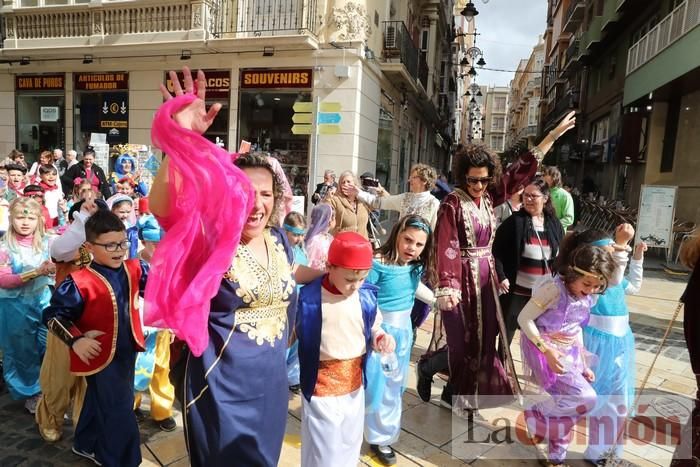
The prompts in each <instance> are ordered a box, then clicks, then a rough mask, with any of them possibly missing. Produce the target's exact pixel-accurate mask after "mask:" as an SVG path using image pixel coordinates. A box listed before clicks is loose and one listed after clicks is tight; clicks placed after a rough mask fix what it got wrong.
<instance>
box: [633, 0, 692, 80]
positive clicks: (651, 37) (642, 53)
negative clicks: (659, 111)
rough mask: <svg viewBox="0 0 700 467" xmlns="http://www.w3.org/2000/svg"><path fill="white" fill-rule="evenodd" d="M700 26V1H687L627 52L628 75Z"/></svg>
mask: <svg viewBox="0 0 700 467" xmlns="http://www.w3.org/2000/svg"><path fill="white" fill-rule="evenodd" d="M698 24H700V0H686V1H685V2H683V3H681V4H680V5H678V6H677V7H676V8H675V9H674V10H673V11H672V12H671V13H670V14H669V15H668V16H666V17H665V18H664V19H662V20H661V21H660V22H659V24H657V25H656V26H654V27H653V28H652V29H651V30H650V31H649V32H648V33H647V34H646V35H644V36H643V37H642V38H641V39H639V41H637V42H636V43H634V44H633V45H632V47H630V48H629V50H628V52H627V75H629V74H631V73H632V72H634V71H635V70H637V69H638V68H640V67H641V66H643V65H644V64H646V63H648V62H649V61H651V59H652V58H654V57H655V56H657V55H658V54H659V53H661V52H663V51H664V50H665V49H667V48H668V47H670V46H671V45H672V44H674V43H675V42H677V41H678V40H680V39H681V38H682V37H683V36H684V35H685V34H687V33H688V32H690V30H692V29H694V28H695V27H696V26H698Z"/></svg>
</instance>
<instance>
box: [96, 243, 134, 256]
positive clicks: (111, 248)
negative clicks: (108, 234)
mask: <svg viewBox="0 0 700 467" xmlns="http://www.w3.org/2000/svg"><path fill="white" fill-rule="evenodd" d="M90 243H92V244H93V245H97V246H101V247H102V248H104V249H105V251H106V252H109V253H114V252H116V251H119V250H125V251H126V250H128V249H129V246H130V245H131V242H130V241H129V240H124V241H123V242H119V243H95V242H90Z"/></svg>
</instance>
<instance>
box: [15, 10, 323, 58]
mask: <svg viewBox="0 0 700 467" xmlns="http://www.w3.org/2000/svg"><path fill="white" fill-rule="evenodd" d="M316 3H317V0H288V1H285V2H280V1H279V0H238V1H235V0H232V1H226V0H209V1H202V0H171V1H168V2H162V1H159V0H134V1H129V2H114V3H111V2H110V3H107V2H103V3H96V2H93V3H90V4H89V5H87V4H77V5H67V6H51V7H41V8H39V7H36V8H14V9H8V10H6V12H5V13H4V15H3V16H4V26H5V28H6V30H7V38H6V40H5V41H4V47H5V48H12V49H33V50H36V49H47V50H53V49H56V48H57V47H75V48H84V47H96V46H112V45H134V46H143V45H144V44H166V43H170V45H171V47H172V48H180V47H182V46H183V45H187V44H186V43H187V42H188V41H199V42H203V41H206V40H209V39H237V38H244V37H258V36H266V37H267V36H285V37H288V36H290V35H306V34H307V33H309V34H311V35H313V34H314V33H315V31H316V21H317V19H316V18H317V7H316Z"/></svg>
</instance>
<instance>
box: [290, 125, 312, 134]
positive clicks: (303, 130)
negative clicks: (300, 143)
mask: <svg viewBox="0 0 700 467" xmlns="http://www.w3.org/2000/svg"><path fill="white" fill-rule="evenodd" d="M312 132H313V126H312V125H292V134H294V135H310V134H311V133H312Z"/></svg>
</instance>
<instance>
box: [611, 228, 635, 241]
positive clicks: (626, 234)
mask: <svg viewBox="0 0 700 467" xmlns="http://www.w3.org/2000/svg"><path fill="white" fill-rule="evenodd" d="M633 238H634V227H632V225H631V224H620V225H618V226H617V228H616V229H615V243H617V244H618V245H623V246H626V245H627V244H628V243H629V242H630V240H632V239H633Z"/></svg>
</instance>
